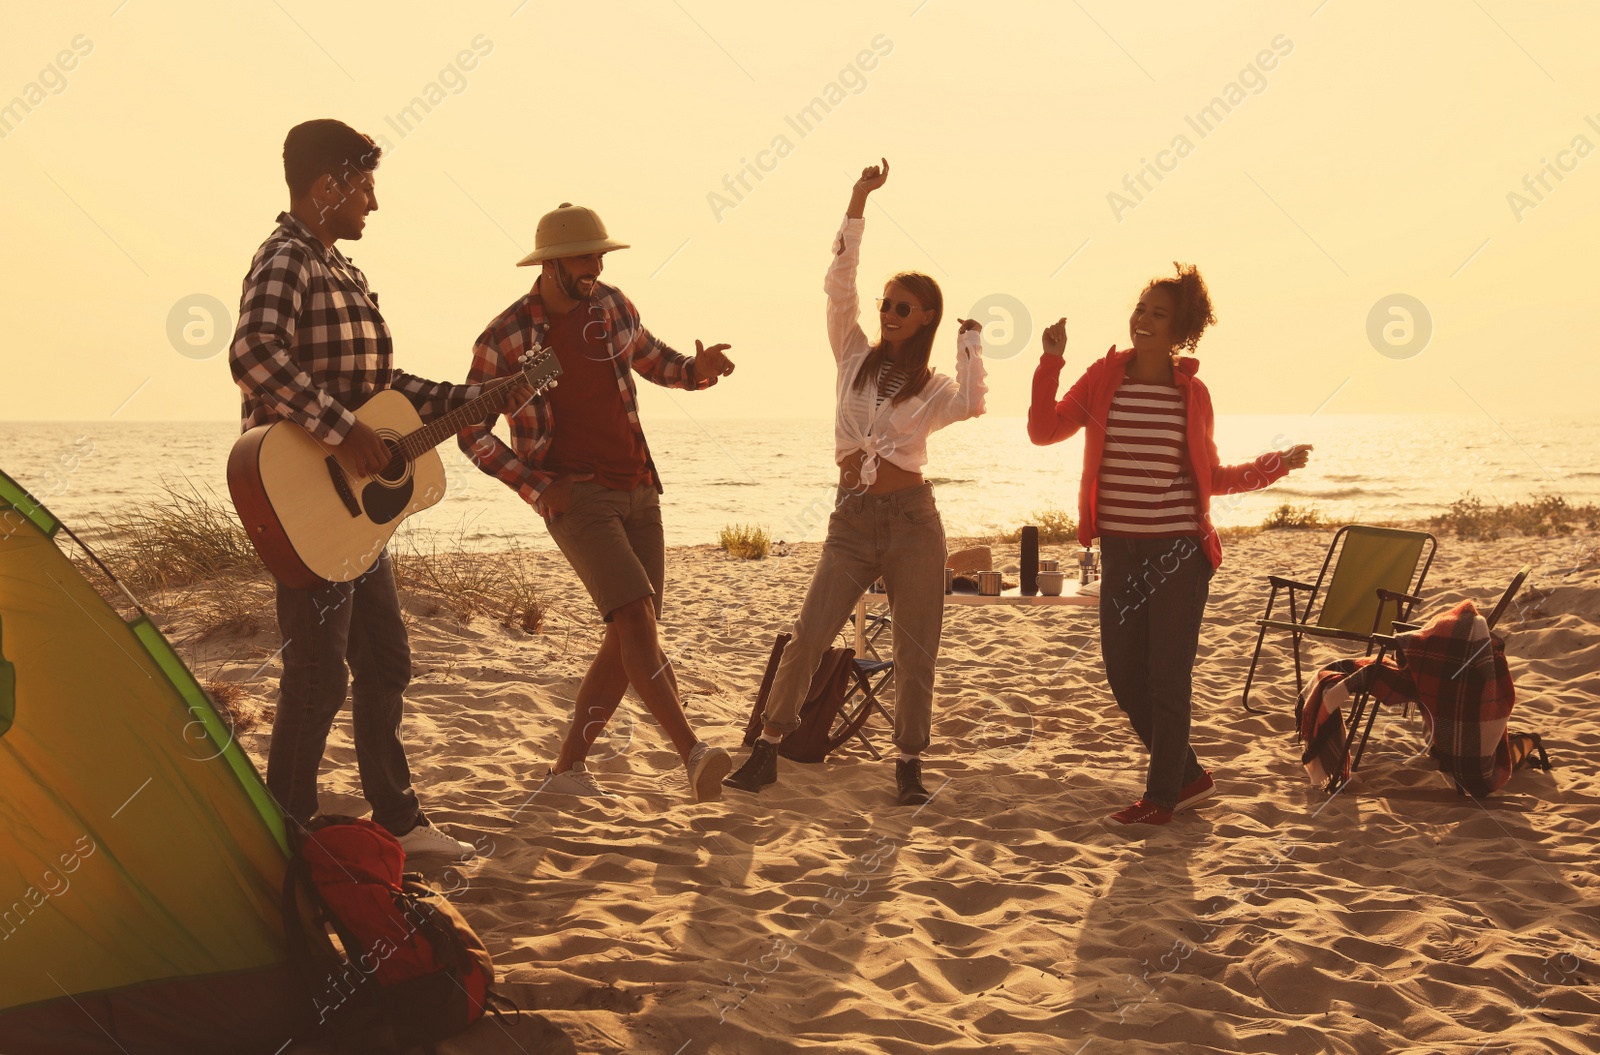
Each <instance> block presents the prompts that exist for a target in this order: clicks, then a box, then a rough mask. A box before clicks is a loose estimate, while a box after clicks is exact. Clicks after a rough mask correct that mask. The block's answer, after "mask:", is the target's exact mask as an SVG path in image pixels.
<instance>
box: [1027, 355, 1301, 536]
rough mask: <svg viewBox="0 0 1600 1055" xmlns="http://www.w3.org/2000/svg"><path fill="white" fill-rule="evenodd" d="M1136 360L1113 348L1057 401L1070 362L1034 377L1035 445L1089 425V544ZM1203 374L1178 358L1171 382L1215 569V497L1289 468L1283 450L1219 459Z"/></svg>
mask: <svg viewBox="0 0 1600 1055" xmlns="http://www.w3.org/2000/svg"><path fill="white" fill-rule="evenodd" d="M1132 358H1133V352H1132V351H1131V350H1130V351H1126V352H1119V351H1117V347H1116V345H1112V346H1111V350H1110V351H1109V352H1107V353H1106V356H1105V358H1104V359H1101V360H1100V361H1099V362H1097V363H1094V364H1093V365H1091V366H1090V367H1089V369H1087V370H1085V371H1084V372H1083V376H1082V377H1080V378H1078V382H1077V384H1075V385H1073V386H1072V388H1071V389H1069V390H1068V391H1067V394H1066V395H1065V396H1064V397H1062V399H1061V401H1060V402H1059V403H1058V402H1056V389H1057V388H1058V387H1059V386H1060V383H1061V368H1062V366H1063V365H1065V360H1063V359H1062V358H1061V357H1060V356H1057V355H1043V356H1041V357H1040V359H1039V368H1038V369H1037V370H1035V371H1034V372H1033V403H1032V404H1031V405H1030V406H1029V407H1028V438H1029V439H1030V440H1032V441H1033V442H1034V443H1036V444H1038V445H1039V446H1041V447H1042V446H1044V445H1045V444H1047V443H1060V442H1061V441H1062V440H1064V439H1067V438H1069V437H1071V436H1073V435H1074V434H1076V433H1077V431H1078V430H1079V429H1081V428H1083V427H1084V426H1085V425H1087V426H1089V432H1088V435H1087V437H1085V441H1084V444H1083V479H1082V480H1081V481H1080V482H1079V484H1078V541H1079V542H1081V543H1083V544H1084V545H1085V546H1087V545H1089V543H1090V542H1091V541H1092V540H1093V539H1094V538H1095V536H1097V535H1099V533H1100V532H1099V531H1098V530H1097V528H1096V526H1095V507H1096V501H1097V499H1098V497H1099V491H1100V457H1101V455H1102V454H1103V453H1104V452H1105V447H1106V415H1107V414H1109V413H1110V412H1111V399H1112V397H1113V396H1115V395H1116V394H1117V388H1118V387H1119V386H1120V385H1121V384H1122V378H1123V375H1124V374H1125V373H1126V372H1127V366H1128V360H1130V359H1132ZM1199 369H1200V360H1198V359H1193V358H1189V357H1184V358H1182V359H1179V360H1178V363H1177V366H1176V367H1175V368H1174V369H1173V371H1172V378H1173V381H1174V383H1176V384H1177V386H1178V390H1179V391H1180V392H1181V393H1182V394H1183V406H1184V413H1185V418H1186V420H1187V422H1188V435H1187V437H1186V438H1187V440H1188V448H1189V467H1190V470H1191V472H1192V473H1193V475H1194V482H1195V492H1196V494H1197V495H1198V497H1199V505H1200V530H1201V532H1202V540H1201V541H1202V543H1203V545H1204V548H1205V551H1206V557H1207V558H1208V559H1210V561H1211V566H1212V567H1213V568H1216V567H1220V566H1221V564H1222V540H1221V539H1220V538H1218V537H1217V529H1216V528H1215V527H1213V526H1212V523H1211V496H1212V495H1227V494H1237V493H1238V492H1240V491H1259V490H1260V489H1261V488H1263V487H1266V486H1267V485H1268V484H1271V483H1273V482H1274V481H1277V480H1281V479H1283V477H1284V476H1286V475H1287V474H1288V472H1289V469H1288V467H1287V466H1285V465H1284V464H1283V458H1282V456H1281V455H1280V454H1279V453H1278V452H1277V451H1268V452H1267V453H1265V454H1263V455H1261V456H1259V457H1258V458H1256V460H1255V461H1253V462H1245V463H1244V464H1242V465H1223V464H1222V460H1221V459H1220V458H1218V457H1217V444H1216V441H1215V440H1213V439H1212V438H1211V429H1212V424H1213V415H1212V413H1211V393H1209V392H1207V391H1206V386H1205V385H1203V384H1201V383H1200V380H1199V378H1197V377H1195V376H1194V375H1195V372H1196V371H1198V370H1199Z"/></svg>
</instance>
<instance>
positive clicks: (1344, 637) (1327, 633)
mask: <svg viewBox="0 0 1600 1055" xmlns="http://www.w3.org/2000/svg"><path fill="white" fill-rule="evenodd" d="M1256 625H1257V626H1263V627H1266V628H1267V629H1269V630H1287V631H1289V632H1290V633H1292V634H1304V635H1305V636H1306V637H1326V638H1332V639H1333V640H1335V641H1359V642H1361V643H1362V644H1366V643H1368V642H1370V641H1371V640H1372V635H1371V634H1362V633H1357V632H1356V631H1354V630H1339V629H1336V628H1334V627H1331V626H1317V625H1316V624H1315V623H1291V622H1289V621H1288V620H1286V619H1257V620H1256Z"/></svg>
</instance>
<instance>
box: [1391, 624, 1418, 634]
mask: <svg viewBox="0 0 1600 1055" xmlns="http://www.w3.org/2000/svg"><path fill="white" fill-rule="evenodd" d="M1391 625H1392V626H1393V627H1394V632H1395V633H1397V634H1414V633H1416V632H1417V631H1418V630H1421V629H1422V624H1421V623H1401V622H1398V621H1397V622H1395V623H1393V624H1391Z"/></svg>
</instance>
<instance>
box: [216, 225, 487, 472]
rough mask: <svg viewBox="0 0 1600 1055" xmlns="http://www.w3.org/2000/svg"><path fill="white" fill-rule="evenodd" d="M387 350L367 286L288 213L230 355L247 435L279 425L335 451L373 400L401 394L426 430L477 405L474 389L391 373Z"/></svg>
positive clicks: (244, 304) (266, 245) (264, 248)
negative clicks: (332, 445) (431, 423)
mask: <svg viewBox="0 0 1600 1055" xmlns="http://www.w3.org/2000/svg"><path fill="white" fill-rule="evenodd" d="M393 358H394V342H393V340H392V339H391V338H390V336H389V326H388V324H387V323H385V322H384V321H383V315H382V313H381V312H379V311H378V296H377V294H375V293H373V292H371V291H370V290H369V289H368V288H367V278H366V276H365V275H363V274H362V273H361V271H360V269H359V268H357V267H356V266H355V265H354V264H352V263H350V261H348V260H346V259H345V257H344V254H342V253H340V252H339V250H337V249H335V248H333V247H331V246H324V245H323V244H322V242H321V240H320V239H318V238H317V236H316V235H314V234H312V233H311V231H310V229H309V228H307V227H306V225H305V224H303V223H301V222H300V221H299V220H297V219H295V218H294V217H293V216H291V215H289V214H288V213H286V212H285V213H279V214H278V228H277V230H275V231H273V232H272V234H271V236H270V237H268V238H267V240H266V241H265V242H262V243H261V248H260V249H258V250H256V255H255V259H254V260H252V261H251V262H250V271H249V273H248V274H247V275H245V279H244V293H243V295H242V296H241V297H240V299H239V326H238V329H236V330H235V331H234V335H233V347H232V348H231V349H230V351H229V353H228V360H229V365H230V366H231V367H232V369H233V379H234V380H235V381H236V382H238V385H239V387H240V388H241V389H243V390H244V408H243V417H244V429H245V430H249V429H252V428H254V427H256V426H257V425H265V424H268V423H270V422H273V421H276V420H278V419H279V418H284V419H287V420H289V421H292V422H294V423H295V424H297V425H299V426H301V427H302V428H304V429H305V430H306V431H307V432H309V433H311V434H312V435H313V436H315V437H316V438H317V439H319V440H322V441H323V442H324V443H339V442H340V441H342V440H343V439H344V437H345V434H346V433H347V432H349V431H350V428H351V426H352V425H354V424H355V420H356V419H355V416H354V415H353V414H352V413H351V411H353V410H355V409H356V408H358V407H360V406H361V404H363V403H365V402H366V401H367V400H368V399H369V398H370V397H371V396H372V394H373V393H374V392H379V391H382V390H383V389H387V388H393V389H396V390H398V391H400V392H402V393H404V394H405V396H406V398H408V399H410V400H411V402H412V404H413V405H414V406H415V407H416V408H417V413H418V414H420V415H421V416H422V420H423V421H428V420H430V419H432V418H436V417H438V416H440V415H442V414H444V413H446V412H448V411H450V410H453V409H454V408H455V407H457V406H459V405H460V404H462V403H464V402H466V401H467V400H469V399H472V398H474V397H475V396H477V394H478V392H479V391H480V386H478V385H453V384H450V383H449V382H440V381H428V380H424V379H423V378H420V377H417V376H415V375H413V374H408V373H405V372H403V371H400V370H396V369H395V368H394V365H393Z"/></svg>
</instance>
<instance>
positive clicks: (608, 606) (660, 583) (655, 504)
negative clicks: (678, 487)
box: [545, 481, 667, 623]
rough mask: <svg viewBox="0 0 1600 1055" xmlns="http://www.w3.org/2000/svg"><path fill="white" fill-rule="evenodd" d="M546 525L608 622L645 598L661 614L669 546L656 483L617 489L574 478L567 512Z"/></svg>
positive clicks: (549, 520) (554, 517) (550, 520)
mask: <svg viewBox="0 0 1600 1055" xmlns="http://www.w3.org/2000/svg"><path fill="white" fill-rule="evenodd" d="M545 526H546V527H548V528H549V529H550V537H551V538H552V539H554V540H555V544H556V545H557V546H558V547H559V548H560V549H561V554H562V556H564V557H566V558H567V563H568V564H571V565H572V570H573V571H575V572H577V573H578V578H579V579H581V580H582V581H583V588H584V589H586V590H588V591H589V597H590V599H591V600H593V601H594V606H595V607H596V608H598V609H599V610H600V614H601V615H602V616H604V617H605V621H606V622H608V623H609V622H611V614H612V613H613V612H615V611H616V610H617V609H618V608H621V607H622V606H623V605H625V604H628V603H630V602H632V601H637V600H638V599H639V598H641V597H651V598H654V601H655V608H656V615H657V617H659V616H660V615H661V591H662V589H663V587H664V585H665V582H666V565H667V548H666V539H665V536H664V535H663V534H662V530H661V496H660V495H658V494H657V493H656V489H655V486H654V485H653V484H641V485H640V486H638V487H636V488H634V489H633V490H632V491H613V490H611V488H609V487H602V486H601V485H599V484H597V483H595V482H593V481H583V482H580V483H575V484H573V485H572V501H571V503H570V504H569V505H568V506H567V511H566V512H565V513H558V514H557V515H555V516H553V517H549V518H547V519H546V520H545Z"/></svg>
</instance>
